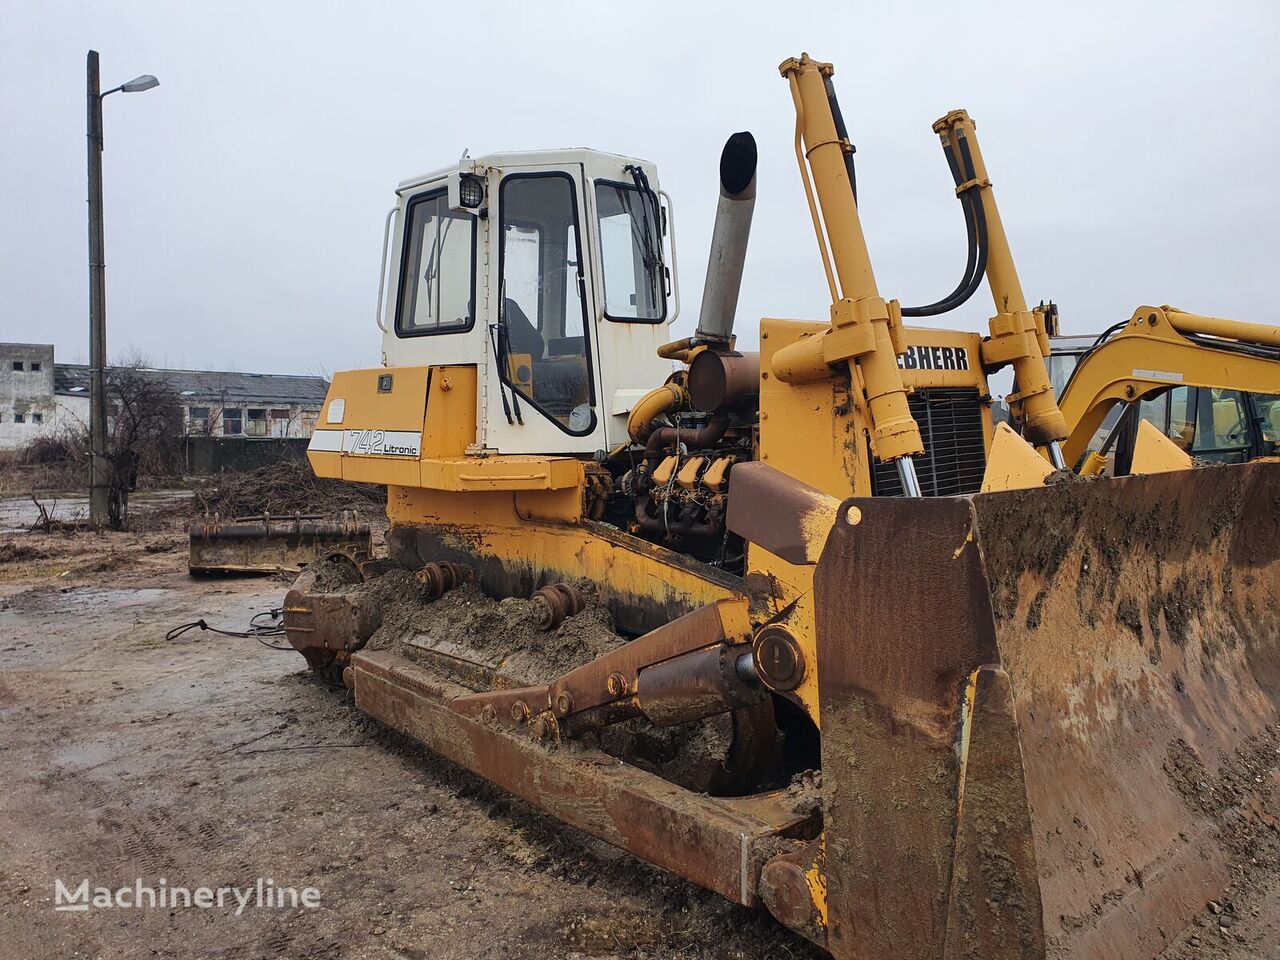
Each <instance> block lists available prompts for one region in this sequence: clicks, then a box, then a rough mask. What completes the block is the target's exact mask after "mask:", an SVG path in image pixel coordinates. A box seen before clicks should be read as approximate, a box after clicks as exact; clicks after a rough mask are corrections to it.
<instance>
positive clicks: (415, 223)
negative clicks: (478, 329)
mask: <svg viewBox="0 0 1280 960" xmlns="http://www.w3.org/2000/svg"><path fill="white" fill-rule="evenodd" d="M407 221H408V228H407V229H406V230H405V234H404V238H405V239H404V256H403V258H402V260H401V262H402V264H403V267H402V268H401V277H400V302H399V304H398V306H397V310H396V333H398V334H399V335H400V336H402V337H416V336H423V335H425V334H435V333H462V332H463V331H466V330H470V329H471V327H472V324H473V322H474V320H473V318H472V309H471V303H472V296H471V290H472V286H473V284H474V283H475V246H476V245H475V219H474V218H473V217H471V216H469V215H468V214H463V213H456V212H454V211H452V210H450V209H449V201H448V196H447V195H446V193H445V191H443V190H437V191H434V192H432V193H426V194H423V195H422V196H419V197H414V198H413V199H412V200H410V201H409V208H408V217H407Z"/></svg>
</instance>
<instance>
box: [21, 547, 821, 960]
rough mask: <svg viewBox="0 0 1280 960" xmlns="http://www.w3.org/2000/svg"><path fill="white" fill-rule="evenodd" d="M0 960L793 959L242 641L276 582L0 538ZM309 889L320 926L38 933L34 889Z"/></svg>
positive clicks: (135, 924)
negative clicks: (201, 622)
mask: <svg viewBox="0 0 1280 960" xmlns="http://www.w3.org/2000/svg"><path fill="white" fill-rule="evenodd" d="M0 541H3V545H0V551H3V553H4V556H3V557H0V561H3V562H0V730H3V733H0V757H3V771H4V779H5V786H4V789H3V791H0V955H2V956H4V957H6V958H9V957H13V958H20V957H33V958H34V957H110V958H115V957H124V958H154V957H202V958H203V957H212V958H227V960H231V958H236V960H239V958H256V957H277V956H279V957H293V958H308V957H314V958H330V957H333V958H336V957H369V958H383V957H385V958H424V960H425V958H432V960H437V958H438V960H450V958H468V960H473V958H490V957H492V958H498V957H502V958H517V957H529V956H534V955H538V956H546V957H583V958H586V957H593V958H609V957H618V958H622V957H626V958H641V957H648V958H655V960H656V958H677V957H679V958H690V960H704V958H705V960H712V958H715V960H720V958H765V957H769V958H788V957H791V958H813V957H817V956H820V954H819V953H818V952H817V951H815V950H812V949H811V948H809V947H807V946H806V945H805V944H804V943H803V942H802V941H800V940H799V939H797V938H796V937H794V936H792V935H791V934H790V933H788V932H787V931H786V930H784V929H782V928H781V927H779V926H778V925H777V924H776V923H774V922H773V921H772V920H771V919H769V918H768V917H767V916H765V915H764V914H763V913H758V912H755V911H751V910H746V909H743V908H739V907H735V906H733V905H731V904H729V903H727V902H726V901H724V900H722V899H721V898H719V897H717V896H715V895H713V894H709V893H706V892H704V891H702V890H699V889H697V888H695V887H692V886H690V885H688V884H686V883H683V882H681V881H678V880H675V879H673V878H671V877H669V876H667V875H665V874H663V873H661V872H659V871H657V870H653V869H650V868H648V867H646V866H645V865H643V864H642V863H640V862H638V861H636V860H634V859H633V858H631V857H629V856H627V855H625V854H622V853H619V852H618V851H616V850H614V849H613V848H611V847H608V846H606V845H604V844H602V843H599V842H597V841H594V840H591V839H589V838H586V837H584V836H583V835H581V834H579V833H577V832H576V831H573V830H570V829H567V828H562V827H559V826H556V825H555V824H553V823H552V822H550V821H548V820H546V819H544V818H542V817H540V816H538V815H537V814H536V813H535V812H533V811H532V810H531V809H530V808H528V807H527V806H525V805H524V804H523V803H520V802H517V801H513V800H512V799H510V798H509V797H507V796H506V795H504V794H502V793H501V792H500V791H497V790H495V789H493V788H491V787H489V786H487V785H485V784H484V783H483V782H482V781H480V780H479V779H477V778H475V777H473V776H471V775H469V774H467V773H465V772H463V771H461V770H459V769H458V768H456V767H453V766H451V765H449V764H447V763H445V762H443V761H441V760H439V759H438V758H435V757H433V756H430V755H428V754H424V753H422V752H421V751H419V750H417V749H415V748H414V747H413V746H412V745H411V744H409V743H407V742H406V741H404V740H402V739H400V738H398V737H397V736H395V735H392V734H389V733H387V732H385V731H381V730H379V729H377V728H375V727H374V725H373V724H372V723H370V722H369V721H367V720H365V719H363V718H362V717H361V716H360V715H359V714H358V713H356V711H355V710H354V708H353V707H352V706H351V704H350V702H349V701H348V700H347V699H345V697H344V695H343V694H341V693H333V692H330V691H327V690H324V689H320V688H319V687H317V686H316V685H315V684H313V683H312V682H311V680H310V678H309V675H308V674H306V673H305V671H304V669H303V662H302V659H301V658H300V657H298V656H297V654H294V653H292V652H286V653H281V652H276V651H273V650H269V649H267V648H266V647H265V646H263V645H261V644H260V643H258V642H257V641H255V640H252V639H230V638H221V637H216V636H214V635H212V634H210V633H207V632H200V631H192V632H189V633H186V634H184V635H183V636H182V637H180V638H179V639H178V640H176V641H171V642H166V641H165V639H164V635H165V633H166V631H168V630H169V629H170V628H171V627H173V626H174V625H176V624H180V623H183V622H186V621H191V620H196V619H198V618H201V617H204V618H206V619H207V620H208V621H209V622H210V623H211V624H214V625H218V626H227V627H230V628H232V629H243V627H244V625H245V624H246V623H247V622H248V620H249V617H250V616H251V615H252V614H253V613H256V612H260V611H263V610H267V609H269V608H271V607H272V606H276V605H279V603H280V601H281V599H282V597H283V595H284V590H285V586H286V585H285V583H284V582H283V581H281V580H279V579H276V578H231V579H228V578H218V579H199V580H193V579H192V578H190V577H189V576H188V575H187V572H186V566H185V552H184V549H185V541H184V540H183V539H182V538H181V537H180V536H179V535H178V534H177V533H176V532H174V533H161V534H157V533H149V534H141V535H138V534H115V535H109V536H95V535H90V534H85V533H80V534H76V535H74V536H70V537H67V536H62V535H52V536H50V535H43V534H12V533H6V534H3V535H0ZM259 876H261V877H263V878H272V879H273V880H274V883H275V884H276V885H285V886H294V887H297V888H302V887H306V886H314V887H317V888H318V889H319V890H320V893H321V907H320V908H319V909H318V910H303V909H294V910H285V911H279V910H266V909H253V908H250V909H246V910H245V911H244V912H243V913H242V915H241V916H239V917H236V916H235V915H234V912H235V911H234V905H233V904H229V905H228V907H227V909H224V910H218V909H211V910H204V909H195V908H191V909H179V910H177V911H174V912H170V911H167V910H152V909H148V910H125V909H107V910H97V911H91V912H87V913H71V912H55V910H54V909H53V906H54V904H53V897H54V880H55V878H60V879H62V880H63V881H64V882H68V885H69V886H74V884H72V883H70V881H73V880H74V881H75V882H76V883H78V882H79V880H80V879H86V878H87V879H89V880H90V886H91V887H93V886H110V887H113V888H114V887H118V886H121V885H123V884H126V883H132V882H133V880H134V879H135V878H137V877H141V878H144V881H146V882H150V883H151V884H152V885H158V883H159V878H161V877H163V878H165V879H166V881H167V882H168V884H170V885H177V884H187V885H190V886H198V885H208V886H213V887H216V886H221V885H233V884H234V885H239V886H250V885H252V884H253V883H254V881H255V880H256V878H258V877H259Z"/></svg>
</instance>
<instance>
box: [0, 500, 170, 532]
mask: <svg viewBox="0 0 1280 960" xmlns="http://www.w3.org/2000/svg"><path fill="white" fill-rule="evenodd" d="M36 496H37V497H38V498H39V499H40V502H41V503H42V504H44V507H45V509H46V510H48V511H49V512H50V515H51V516H52V517H53V519H55V520H65V521H67V522H68V523H70V522H74V521H77V520H84V519H85V518H86V517H87V516H88V515H89V498H88V497H86V496H85V495H84V494H81V493H69V494H53V493H50V494H44V493H40V494H37V495H36ZM191 496H192V494H191V491H190V490H144V491H141V492H139V493H131V494H129V512H130V513H131V514H134V513H137V514H145V513H147V512H148V511H149V510H153V509H155V508H156V507H158V506H163V505H165V504H167V503H173V502H174V501H178V500H189V499H191ZM39 519H40V511H39V509H38V508H37V507H36V505H35V504H34V503H33V502H32V501H31V498H30V497H5V498H4V499H0V533H20V532H22V531H24V530H30V529H31V527H32V525H33V524H34V523H36V521H38V520H39Z"/></svg>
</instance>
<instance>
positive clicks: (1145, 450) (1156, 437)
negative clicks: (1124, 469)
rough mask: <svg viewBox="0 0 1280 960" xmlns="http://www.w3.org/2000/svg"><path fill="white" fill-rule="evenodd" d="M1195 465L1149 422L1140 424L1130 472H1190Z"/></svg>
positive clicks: (1141, 421) (1143, 421) (1180, 449)
mask: <svg viewBox="0 0 1280 960" xmlns="http://www.w3.org/2000/svg"><path fill="white" fill-rule="evenodd" d="M1193 466H1194V464H1193V463H1192V461H1191V458H1190V457H1189V456H1187V454H1186V452H1185V451H1184V450H1182V448H1181V447H1179V446H1178V445H1177V444H1176V443H1174V442H1173V441H1172V440H1170V439H1169V438H1168V437H1166V436H1165V435H1164V434H1163V433H1161V432H1160V431H1159V430H1157V429H1156V427H1155V426H1154V425H1153V424H1152V423H1151V422H1150V421H1148V420H1140V421H1139V422H1138V439H1137V440H1136V441H1134V444H1133V466H1132V467H1130V468H1129V472H1130V473H1133V474H1140V473H1169V472H1171V471H1174V470H1190V469H1191V468H1192V467H1193Z"/></svg>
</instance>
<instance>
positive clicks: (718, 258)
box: [693, 131, 756, 345]
mask: <svg viewBox="0 0 1280 960" xmlns="http://www.w3.org/2000/svg"><path fill="white" fill-rule="evenodd" d="M755 206H756V138H755V137H753V136H752V135H751V134H750V133H748V132H746V131H743V132H741V133H735V134H734V135H733V136H731V137H730V138H729V139H728V141H727V142H726V143H725V145H724V150H723V151H721V153H720V202H719V204H718V205H717V206H716V224H715V228H714V230H713V231H712V233H711V255H710V258H709V259H708V261H707V279H706V282H705V284H704V285H703V288H702V309H701V310H700V312H699V313H698V330H697V332H696V333H695V334H694V336H693V339H694V342H700V343H719V344H726V345H727V344H728V343H729V341H730V338H732V336H733V320H734V316H735V314H736V313H737V309H738V292H739V290H740V289H741V287H742V267H743V264H744V263H745V262H746V259H747V239H748V238H749V236H750V234H751V215H752V213H753V212H754V210H755Z"/></svg>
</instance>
